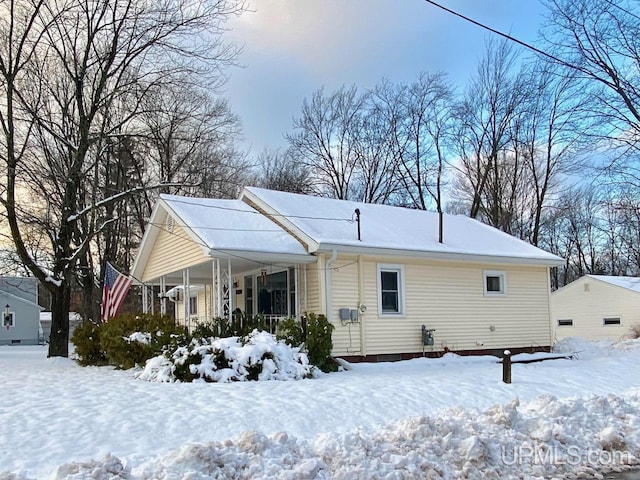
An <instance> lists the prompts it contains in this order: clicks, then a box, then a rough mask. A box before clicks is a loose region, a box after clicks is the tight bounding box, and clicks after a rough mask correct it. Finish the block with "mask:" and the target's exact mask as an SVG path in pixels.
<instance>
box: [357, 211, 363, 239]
mask: <svg viewBox="0 0 640 480" xmlns="http://www.w3.org/2000/svg"><path fill="white" fill-rule="evenodd" d="M356 222H357V224H358V241H361V240H362V239H361V238H360V209H359V208H356Z"/></svg>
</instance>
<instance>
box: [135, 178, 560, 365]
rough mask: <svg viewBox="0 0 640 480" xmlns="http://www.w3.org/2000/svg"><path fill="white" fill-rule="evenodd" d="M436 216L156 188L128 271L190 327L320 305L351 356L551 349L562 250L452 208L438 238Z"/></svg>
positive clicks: (291, 197)
mask: <svg viewBox="0 0 640 480" xmlns="http://www.w3.org/2000/svg"><path fill="white" fill-rule="evenodd" d="M438 225H439V222H438V214H436V213H432V212H426V211H422V210H412V209H406V208H399V207H391V206H385V205H375V204H363V203H357V202H351V201H344V200H335V199H328V198H320V197H313V196H307V195H300V194H292V193H285V192H278V191H272V190H266V189H261V188H254V187H247V188H245V189H244V190H243V192H242V194H241V195H240V198H239V199H237V200H217V199H203V198H187V197H178V196H172V195H162V196H161V197H160V200H159V201H158V203H157V204H156V206H155V208H154V210H153V213H152V216H151V218H150V221H149V225H148V228H147V230H146V232H145V235H144V238H143V240H142V243H141V246H140V249H139V252H138V255H137V258H136V260H135V263H134V266H133V268H132V276H133V277H134V278H136V279H138V280H139V281H141V282H142V283H144V284H145V285H146V286H147V287H149V288H150V287H153V286H159V288H160V291H161V292H162V293H161V296H162V297H163V298H162V302H161V310H162V311H164V312H166V311H168V309H170V308H174V309H175V311H176V314H177V318H178V319H179V321H181V322H185V323H186V324H187V325H191V326H193V324H194V322H198V321H202V320H203V319H207V318H211V317H218V316H220V317H227V316H229V318H231V315H232V312H233V311H234V310H235V309H240V310H241V311H243V312H246V313H248V314H257V313H262V314H264V315H265V316H266V317H273V318H281V317H286V316H300V315H301V314H303V313H304V312H315V313H319V314H327V313H328V315H327V316H328V318H329V320H330V321H331V322H332V323H333V325H334V326H335V330H334V333H333V344H334V351H333V353H334V355H337V356H341V357H346V358H349V359H351V360H374V361H375V360H392V359H400V358H410V357H414V356H418V355H422V354H423V352H424V353H426V354H439V353H442V352H446V351H459V352H467V353H471V352H479V351H482V352H495V351H497V350H502V349H504V348H510V349H512V350H515V351H522V350H530V349H548V348H549V347H550V345H551V340H552V338H551V328H550V305H549V292H550V287H549V268H550V267H551V266H554V265H560V264H562V259H560V258H558V257H556V256H555V255H552V254H550V253H547V252H545V251H543V250H540V249H538V248H536V247H534V246H532V245H530V244H528V243H526V242H523V241H521V240H518V239H516V238H514V237H512V236H510V235H507V234H505V233H503V232H501V231H499V230H496V229H494V228H492V227H489V226H487V225H484V224H482V223H480V222H477V221H475V220H473V219H471V218H468V217H466V216H462V215H444V216H443V232H444V236H443V242H442V243H439V242H438ZM169 286H174V288H173V289H171V290H169V289H168V287H169ZM149 288H145V289H144V291H147V290H149ZM167 292H170V294H168V293H167ZM185 299H188V300H186V301H185Z"/></svg>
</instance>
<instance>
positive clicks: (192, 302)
mask: <svg viewBox="0 0 640 480" xmlns="http://www.w3.org/2000/svg"><path fill="white" fill-rule="evenodd" d="M189 313H190V314H191V315H197V314H198V297H189Z"/></svg>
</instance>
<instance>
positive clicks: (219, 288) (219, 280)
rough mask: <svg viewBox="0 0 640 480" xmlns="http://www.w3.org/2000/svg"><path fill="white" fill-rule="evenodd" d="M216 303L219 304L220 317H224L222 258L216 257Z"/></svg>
mask: <svg viewBox="0 0 640 480" xmlns="http://www.w3.org/2000/svg"><path fill="white" fill-rule="evenodd" d="M216 280H217V282H216V297H217V298H216V305H217V306H218V312H217V313H218V315H217V316H218V317H220V318H222V317H223V316H224V311H223V310H222V276H221V275H220V259H219V258H217V259H216Z"/></svg>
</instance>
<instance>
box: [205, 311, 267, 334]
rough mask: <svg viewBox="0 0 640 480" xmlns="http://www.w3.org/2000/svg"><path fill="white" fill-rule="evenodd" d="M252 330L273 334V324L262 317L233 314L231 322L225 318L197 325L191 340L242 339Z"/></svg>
mask: <svg viewBox="0 0 640 480" xmlns="http://www.w3.org/2000/svg"><path fill="white" fill-rule="evenodd" d="M254 330H260V331H265V332H269V333H274V330H275V323H273V324H271V323H270V322H268V321H267V320H266V319H265V318H264V316H263V315H255V316H251V315H247V314H246V313H234V314H233V315H232V318H231V321H229V319H228V318H226V317H225V318H220V317H218V318H214V319H212V320H209V321H206V322H200V323H198V324H197V325H196V327H195V328H194V329H193V338H228V337H244V336H246V335H249V334H250V333H251V332H253V331H254Z"/></svg>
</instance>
